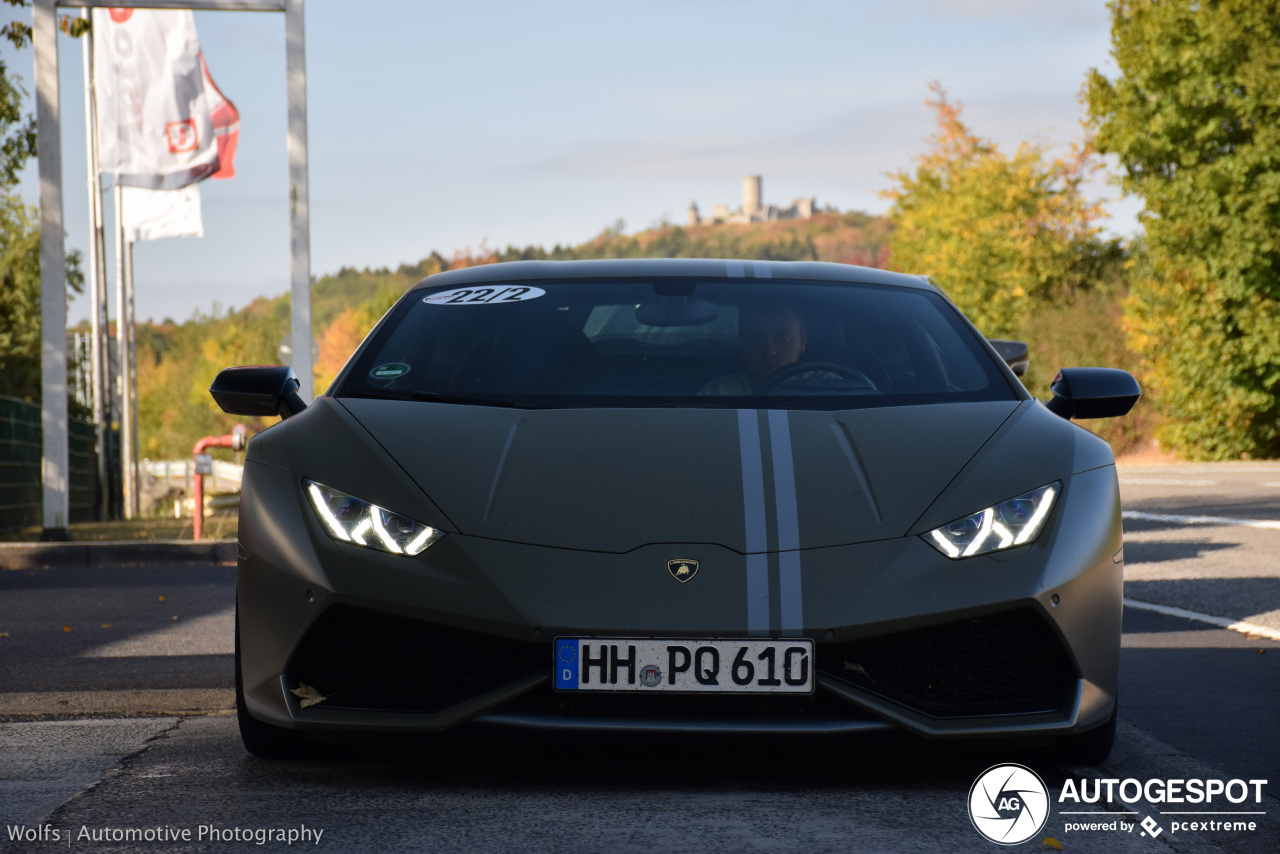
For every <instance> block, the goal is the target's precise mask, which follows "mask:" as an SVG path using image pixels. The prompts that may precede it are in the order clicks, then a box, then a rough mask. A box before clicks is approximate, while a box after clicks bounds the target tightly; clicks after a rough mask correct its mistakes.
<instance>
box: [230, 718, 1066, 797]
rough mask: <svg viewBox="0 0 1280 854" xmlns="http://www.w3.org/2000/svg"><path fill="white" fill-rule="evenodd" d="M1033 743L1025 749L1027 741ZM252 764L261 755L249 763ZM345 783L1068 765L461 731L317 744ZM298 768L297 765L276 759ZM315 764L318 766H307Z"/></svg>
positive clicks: (1035, 747) (781, 744) (814, 775)
mask: <svg viewBox="0 0 1280 854" xmlns="http://www.w3.org/2000/svg"><path fill="white" fill-rule="evenodd" d="M1029 744H1030V746H1029ZM247 761H253V762H256V761H257V760H247ZM314 762H320V763H322V764H325V765H327V764H329V763H336V764H338V765H341V766H342V768H343V775H344V777H346V779H348V780H351V779H356V780H363V782H364V783H366V784H368V785H372V786H377V785H389V786H397V787H399V786H417V787H425V788H428V789H437V788H445V789H457V788H472V787H475V788H484V789H492V788H493V787H494V786H499V787H503V788H511V789H517V790H530V789H541V788H547V787H552V788H556V789H561V790H564V789H574V790H576V789H583V790H587V789H589V790H599V789H602V788H603V789H611V788H613V789H619V790H624V789H625V790H634V789H637V788H650V789H651V788H659V789H670V790H677V791H678V790H685V789H688V790H698V791H705V790H708V789H721V790H734V791H743V790H753V789H760V790H762V791H764V790H768V791H777V790H779V789H793V788H801V789H804V788H809V789H812V788H830V787H840V788H845V789H847V788H849V787H851V786H852V787H855V788H862V787H865V788H866V789H867V790H869V791H870V790H875V791H882V790H883V789H885V788H886V787H896V786H902V787H916V788H918V787H920V786H925V787H929V786H937V787H939V788H945V789H947V790H948V791H954V790H955V789H956V787H957V786H959V787H960V788H961V789H962V790H967V788H968V787H969V785H970V784H971V783H972V782H973V780H974V779H975V777H976V776H977V775H978V774H979V773H981V772H982V771H983V770H985V769H987V768H989V767H991V766H992V765H994V764H998V763H1004V762H1018V763H1021V764H1024V765H1028V766H1029V767H1031V768H1033V769H1035V770H1036V771H1037V772H1039V773H1040V774H1041V776H1043V777H1044V778H1045V780H1046V782H1051V781H1057V782H1060V781H1061V780H1062V779H1064V778H1065V776H1066V775H1067V772H1066V771H1065V770H1064V769H1063V767H1062V766H1061V763H1060V761H1059V759H1058V757H1057V755H1056V754H1054V753H1053V752H1052V751H1051V750H1050V749H1049V747H1048V743H1047V742H1046V741H1041V742H1037V743H1028V742H1026V741H1017V742H1013V741H1008V740H1004V741H962V742H949V743H939V742H931V741H926V740H924V739H920V738H916V737H914V736H910V735H907V734H905V733H902V734H899V733H890V734H876V735H869V736H831V735H823V736H796V735H777V736H774V735H725V734H687V733H681V734H670V735H664V734H658V733H642V734H626V733H608V734H606V733H591V734H578V733H572V732H567V731H566V732H546V731H506V730H494V729H488V728H481V727H471V728H466V727H463V728H459V729H458V730H456V731H451V732H449V733H445V734H442V735H433V736H418V737H411V738H405V737H403V736H397V737H395V738H388V739H386V740H380V739H369V740H364V741H361V742H358V743H351V742H349V743H346V744H325V745H323V746H319V745H318V746H317V747H316V753H315V755H314V757H313V759H312V760H310V761H308V762H306V763H301V764H302V766H303V767H306V766H308V765H312V764H313V763H314ZM286 766H291V767H293V768H297V763H292V762H289V763H284V766H282V772H283V773H285V774H291V773H293V771H289V770H284V768H285V767H286ZM313 767H314V766H313Z"/></svg>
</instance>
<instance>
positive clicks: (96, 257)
mask: <svg viewBox="0 0 1280 854" xmlns="http://www.w3.org/2000/svg"><path fill="white" fill-rule="evenodd" d="M89 15H90V12H89V10H88V9H81V10H80V17H82V18H88V17H89ZM80 45H81V54H82V56H83V59H84V127H85V140H86V142H87V144H86V145H85V154H86V157H87V159H88V167H89V182H88V183H89V336H90V340H89V358H90V360H92V362H93V364H92V366H91V370H90V373H89V376H90V382H91V383H92V384H93V394H92V397H91V399H92V401H93V428H94V435H95V437H96V439H95V441H96V444H97V448H98V488H97V489H96V490H95V493H96V496H97V500H96V501H95V502H94V504H95V517H96V518H97V519H98V520H99V521H101V520H102V519H105V518H107V516H108V515H109V510H108V506H109V504H110V500H111V493H110V492H109V491H108V489H107V472H108V471H109V470H110V464H109V462H108V459H107V453H108V451H107V438H108V436H109V434H110V432H111V422H110V421H109V420H107V418H106V413H107V411H108V410H109V409H110V405H109V404H108V405H107V406H105V407H104V406H103V400H102V398H103V393H104V392H105V391H106V388H105V376H106V372H105V371H103V368H102V359H103V356H104V355H105V350H106V348H105V347H104V346H103V344H104V342H103V338H102V335H103V332H104V330H103V323H102V320H103V318H102V314H103V312H102V303H103V296H104V295H103V284H104V281H103V278H104V277H103V275H102V261H103V257H102V256H103V255H104V254H105V253H104V252H103V251H102V250H103V245H102V182H101V179H100V178H99V176H98V116H97V108H96V105H95V102H94V96H93V34H92V33H90V34H88V35H86V36H84V37H83V38H81V39H80Z"/></svg>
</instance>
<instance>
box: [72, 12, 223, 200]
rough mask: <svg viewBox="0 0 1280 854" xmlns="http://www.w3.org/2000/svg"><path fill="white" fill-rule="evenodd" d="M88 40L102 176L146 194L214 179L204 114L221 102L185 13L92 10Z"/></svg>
mask: <svg viewBox="0 0 1280 854" xmlns="http://www.w3.org/2000/svg"><path fill="white" fill-rule="evenodd" d="M93 39H94V42H93V48H94V50H93V57H94V60H93V76H94V87H95V95H96V97H97V102H98V117H99V119H98V123H99V128H98V140H99V151H100V163H101V168H102V171H103V172H105V173H111V174H113V175H114V176H115V180H116V182H117V183H119V184H124V185H128V186H134V187H148V188H151V189H177V188H179V187H185V186H187V185H188V184H192V183H194V182H196V181H200V180H202V179H204V178H207V177H209V176H210V175H212V174H214V173H215V172H217V171H218V168H219V163H218V145H217V142H216V140H215V134H214V127H213V119H212V117H211V109H212V108H213V107H214V106H216V105H217V103H218V102H220V101H221V100H224V99H222V96H221V93H219V92H218V91H217V89H216V87H209V86H206V84H205V75H204V73H203V71H202V63H201V56H200V43H199V41H198V40H197V38H196V23H195V16H194V15H192V13H191V10H189V9H94V10H93ZM232 109H233V110H234V107H233V108H232Z"/></svg>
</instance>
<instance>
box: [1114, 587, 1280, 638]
mask: <svg viewBox="0 0 1280 854" xmlns="http://www.w3.org/2000/svg"><path fill="white" fill-rule="evenodd" d="M1124 606H1125V607H1126V608H1137V609H1138V610H1139V611H1153V612H1155V613H1157V614H1164V615H1165V616H1167V617H1181V618H1182V619H1184V620H1197V621H1199V622H1201V623H1208V624H1209V625H1211V626H1219V627H1221V628H1224V629H1231V631H1233V632H1240V633H1241V634H1243V635H1259V636H1261V637H1264V638H1267V639H1269V640H1274V641H1280V629H1272V628H1268V627H1267V626H1259V625H1258V624H1257V623H1246V622H1244V621H1243V620H1232V619H1228V618H1227V617H1215V616H1213V615H1212V614H1201V613H1199V612H1197V611H1188V610H1186V609H1184V608H1174V607H1173V606H1171V605H1156V604H1153V603H1151V602H1139V601H1138V600H1137V599H1130V598H1128V597H1125V600H1124Z"/></svg>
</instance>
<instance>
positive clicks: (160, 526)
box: [0, 509, 239, 543]
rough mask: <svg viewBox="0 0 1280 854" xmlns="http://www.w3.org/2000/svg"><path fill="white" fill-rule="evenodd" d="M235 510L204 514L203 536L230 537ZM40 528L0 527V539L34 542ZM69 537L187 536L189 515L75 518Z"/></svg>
mask: <svg viewBox="0 0 1280 854" xmlns="http://www.w3.org/2000/svg"><path fill="white" fill-rule="evenodd" d="M238 521H239V519H238V511H237V510H235V509H228V510H217V511H214V513H213V515H212V516H207V517H205V520H204V538H205V539H206V540H234V539H235V538H236V533H237V531H238V530H239V528H238ZM40 530H41V529H40V528H38V527H31V528H20V529H18V530H16V531H0V542H10V543H34V542H37V541H39V539H40ZM67 531H68V533H69V534H70V535H71V539H72V540H73V541H74V542H77V543H100V542H109V541H116V542H119V541H139V542H148V541H157V540H190V539H191V519H188V518H183V519H166V518H152V519H133V520H131V521H122V522H77V523H74V524H72V525H69V526H68V527H67Z"/></svg>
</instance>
